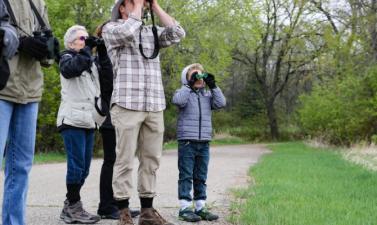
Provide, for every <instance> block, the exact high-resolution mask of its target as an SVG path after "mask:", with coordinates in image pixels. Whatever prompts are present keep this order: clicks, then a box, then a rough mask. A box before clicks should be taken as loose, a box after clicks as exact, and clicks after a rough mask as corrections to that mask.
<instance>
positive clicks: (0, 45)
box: [0, 29, 5, 58]
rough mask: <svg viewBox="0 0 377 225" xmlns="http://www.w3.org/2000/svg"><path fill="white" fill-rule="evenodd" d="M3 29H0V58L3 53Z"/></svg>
mask: <svg viewBox="0 0 377 225" xmlns="http://www.w3.org/2000/svg"><path fill="white" fill-rule="evenodd" d="M4 36H5V31H4V30H3V29H0V58H1V56H2V55H3V48H4Z"/></svg>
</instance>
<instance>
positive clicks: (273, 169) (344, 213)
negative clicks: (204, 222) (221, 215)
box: [231, 142, 377, 225]
mask: <svg viewBox="0 0 377 225" xmlns="http://www.w3.org/2000/svg"><path fill="white" fill-rule="evenodd" d="M270 148H271V149H272V150H273V152H272V153H271V154H269V155H266V156H264V158H263V159H262V160H261V162H260V163H258V164H257V165H256V166H255V167H253V168H252V169H251V170H250V176H251V175H252V176H253V181H254V183H253V184H251V185H250V186H249V188H247V189H245V190H242V191H241V190H238V191H237V192H236V194H237V196H238V198H242V199H239V202H237V203H235V204H234V205H233V210H234V212H235V213H234V214H233V216H232V218H231V219H232V221H233V223H234V224H240V225H249V224H259V225H264V224H266V225H267V224H268V225H269V224H279V225H296V224H297V225H299V224H300V225H301V224H316V225H325V224H332V225H353V224H369V225H372V224H374V223H375V221H376V219H377V216H376V213H375V211H376V209H377V208H376V205H377V200H376V199H377V189H376V188H375V186H376V185H377V174H376V173H374V172H371V171H367V170H365V169H363V168H362V167H360V166H356V165H353V164H351V163H350V162H347V161H345V160H344V159H343V158H342V157H341V155H340V154H337V153H335V152H334V151H329V149H314V148H311V147H308V146H305V145H304V144H302V143H299V142H298V143H283V144H275V145H270Z"/></svg>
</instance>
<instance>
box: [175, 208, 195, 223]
mask: <svg viewBox="0 0 377 225" xmlns="http://www.w3.org/2000/svg"><path fill="white" fill-rule="evenodd" d="M178 219H179V220H183V221H186V222H198V221H200V220H201V217H200V216H198V215H196V214H195V213H194V210H193V209H192V208H190V207H187V208H185V209H183V210H179V215H178Z"/></svg>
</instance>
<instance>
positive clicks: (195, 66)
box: [186, 63, 204, 80]
mask: <svg viewBox="0 0 377 225" xmlns="http://www.w3.org/2000/svg"><path fill="white" fill-rule="evenodd" d="M193 70H200V71H202V72H204V68H203V66H202V64H199V63H194V64H191V65H190V67H189V69H188V70H187V73H186V79H187V80H188V79H189V77H188V75H189V74H190V73H191V71H193Z"/></svg>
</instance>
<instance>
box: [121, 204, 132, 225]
mask: <svg viewBox="0 0 377 225" xmlns="http://www.w3.org/2000/svg"><path fill="white" fill-rule="evenodd" d="M118 225H134V222H133V221H132V218H131V213H130V209H129V208H124V209H122V210H120V211H119V222H118Z"/></svg>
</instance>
